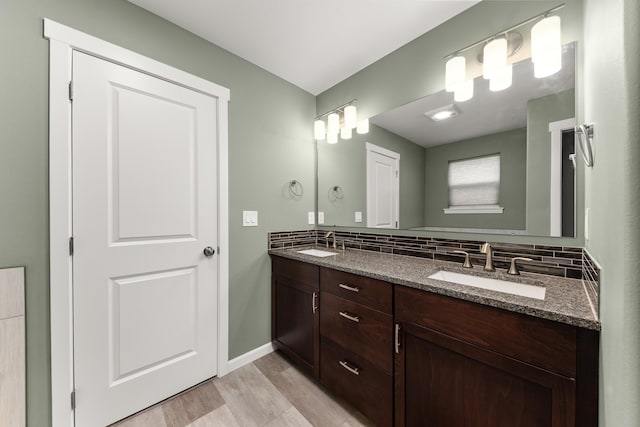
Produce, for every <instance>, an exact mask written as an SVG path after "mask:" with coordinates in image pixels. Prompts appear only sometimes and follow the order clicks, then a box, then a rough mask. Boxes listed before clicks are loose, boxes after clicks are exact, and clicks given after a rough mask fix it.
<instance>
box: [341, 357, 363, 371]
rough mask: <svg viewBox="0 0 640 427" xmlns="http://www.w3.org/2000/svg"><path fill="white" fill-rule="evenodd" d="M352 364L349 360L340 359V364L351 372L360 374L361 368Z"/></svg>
mask: <svg viewBox="0 0 640 427" xmlns="http://www.w3.org/2000/svg"><path fill="white" fill-rule="evenodd" d="M350 365H351V364H350V363H349V362H347V361H344V360H341V361H340V366H342V367H343V368H344V369H346V370H347V371H349V372H351V373H352V374H353V375H360V369H359V368H356V367H355V366H354V367H351V366H350Z"/></svg>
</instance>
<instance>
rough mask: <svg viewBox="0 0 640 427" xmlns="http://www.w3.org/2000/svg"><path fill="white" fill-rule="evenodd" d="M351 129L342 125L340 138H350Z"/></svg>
mask: <svg viewBox="0 0 640 427" xmlns="http://www.w3.org/2000/svg"><path fill="white" fill-rule="evenodd" d="M351 131H352V129H351V128H350V127H347V126H344V127H343V128H342V129H340V139H351V135H352V132H351Z"/></svg>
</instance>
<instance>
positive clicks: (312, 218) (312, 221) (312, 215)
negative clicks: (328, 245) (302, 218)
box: [308, 212, 316, 225]
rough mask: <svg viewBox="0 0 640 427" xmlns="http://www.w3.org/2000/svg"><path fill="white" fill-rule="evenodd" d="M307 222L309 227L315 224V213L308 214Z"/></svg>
mask: <svg viewBox="0 0 640 427" xmlns="http://www.w3.org/2000/svg"><path fill="white" fill-rule="evenodd" d="M308 218H309V220H308V222H309V225H313V224H315V223H316V213H315V212H309V216H308Z"/></svg>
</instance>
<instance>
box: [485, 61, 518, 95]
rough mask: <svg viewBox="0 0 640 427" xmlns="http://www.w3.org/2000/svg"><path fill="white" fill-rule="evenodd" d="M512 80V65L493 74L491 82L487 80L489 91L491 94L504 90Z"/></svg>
mask: <svg viewBox="0 0 640 427" xmlns="http://www.w3.org/2000/svg"><path fill="white" fill-rule="evenodd" d="M512 80H513V65H511V64H509V65H507V66H506V67H504V68H503V69H502V70H499V71H498V72H497V73H496V74H494V76H493V77H492V78H491V80H489V90H490V91H492V92H498V91H501V90H505V89H506V88H508V87H510V86H511V82H512Z"/></svg>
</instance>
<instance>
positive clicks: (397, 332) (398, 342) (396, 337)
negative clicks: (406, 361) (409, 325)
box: [394, 323, 400, 354]
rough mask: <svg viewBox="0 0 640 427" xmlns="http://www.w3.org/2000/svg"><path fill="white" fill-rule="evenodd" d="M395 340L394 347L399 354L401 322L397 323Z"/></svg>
mask: <svg viewBox="0 0 640 427" xmlns="http://www.w3.org/2000/svg"><path fill="white" fill-rule="evenodd" d="M394 341H395V342H394V347H395V351H396V354H399V353H400V324H399V323H396V327H395V340H394Z"/></svg>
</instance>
